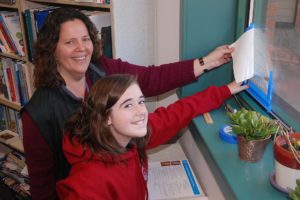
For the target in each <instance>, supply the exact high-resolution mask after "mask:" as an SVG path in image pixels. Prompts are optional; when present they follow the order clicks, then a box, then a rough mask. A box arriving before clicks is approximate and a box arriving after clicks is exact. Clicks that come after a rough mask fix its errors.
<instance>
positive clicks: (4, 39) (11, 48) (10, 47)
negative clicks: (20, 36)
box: [0, 15, 17, 54]
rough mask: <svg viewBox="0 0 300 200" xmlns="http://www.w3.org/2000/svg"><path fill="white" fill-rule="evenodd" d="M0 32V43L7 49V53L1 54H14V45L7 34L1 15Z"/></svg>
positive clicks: (15, 51) (15, 50)
mask: <svg viewBox="0 0 300 200" xmlns="http://www.w3.org/2000/svg"><path fill="white" fill-rule="evenodd" d="M0 32H1V41H2V43H3V45H5V46H6V48H7V51H6V52H3V53H13V54H16V53H17V49H16V47H15V45H14V44H13V41H12V39H11V37H10V35H9V33H8V30H7V27H6V26H5V24H4V22H3V20H2V17H1V15H0Z"/></svg>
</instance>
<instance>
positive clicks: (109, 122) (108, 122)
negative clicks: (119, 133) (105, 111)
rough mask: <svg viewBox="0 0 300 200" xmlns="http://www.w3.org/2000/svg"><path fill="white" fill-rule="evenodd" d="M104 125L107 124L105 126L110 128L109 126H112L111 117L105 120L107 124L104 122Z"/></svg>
mask: <svg viewBox="0 0 300 200" xmlns="http://www.w3.org/2000/svg"><path fill="white" fill-rule="evenodd" d="M106 123H107V125H108V126H110V125H111V124H112V122H111V117H110V116H109V117H108V119H107V122H106Z"/></svg>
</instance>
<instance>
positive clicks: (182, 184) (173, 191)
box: [148, 160, 208, 200]
mask: <svg viewBox="0 0 300 200" xmlns="http://www.w3.org/2000/svg"><path fill="white" fill-rule="evenodd" d="M148 192H149V199H150V200H166V199H185V200H187V199H190V200H192V199H200V200H208V198H207V197H206V196H205V194H204V192H203V190H202V188H201V187H200V184H199V183H198V181H197V179H196V178H195V176H194V173H193V171H192V169H191V167H190V164H189V162H188V160H176V161H163V162H160V161H149V175H148Z"/></svg>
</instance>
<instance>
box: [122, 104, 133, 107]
mask: <svg viewBox="0 0 300 200" xmlns="http://www.w3.org/2000/svg"><path fill="white" fill-rule="evenodd" d="M131 107H132V104H126V105H125V106H124V108H131Z"/></svg>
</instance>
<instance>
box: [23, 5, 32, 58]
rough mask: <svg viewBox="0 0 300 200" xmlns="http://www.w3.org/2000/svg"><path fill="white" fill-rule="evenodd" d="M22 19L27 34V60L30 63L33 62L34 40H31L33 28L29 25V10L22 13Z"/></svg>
mask: <svg viewBox="0 0 300 200" xmlns="http://www.w3.org/2000/svg"><path fill="white" fill-rule="evenodd" d="M24 19H25V28H26V33H27V44H28V45H27V46H28V58H29V60H30V61H31V62H32V61H33V55H34V48H33V45H34V38H33V28H32V24H31V21H32V19H31V14H30V10H29V9H26V10H25V11H24Z"/></svg>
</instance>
